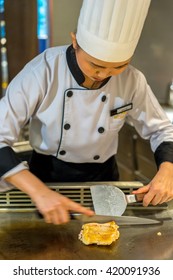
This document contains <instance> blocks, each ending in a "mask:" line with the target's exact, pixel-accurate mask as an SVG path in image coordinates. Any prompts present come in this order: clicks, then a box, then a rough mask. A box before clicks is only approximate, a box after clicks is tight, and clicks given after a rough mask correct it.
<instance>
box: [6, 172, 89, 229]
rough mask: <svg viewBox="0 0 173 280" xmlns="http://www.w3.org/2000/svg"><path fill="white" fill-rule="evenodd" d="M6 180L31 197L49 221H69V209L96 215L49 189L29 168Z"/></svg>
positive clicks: (55, 222)
mask: <svg viewBox="0 0 173 280" xmlns="http://www.w3.org/2000/svg"><path fill="white" fill-rule="evenodd" d="M6 181H7V182H9V183H11V184H12V185H14V186H16V188H18V189H20V190H21V191H23V192H25V193H26V194H28V195H29V196H30V197H31V199H32V201H33V202H34V203H35V205H36V207H37V208H38V211H39V212H40V213H41V214H42V215H43V217H44V219H45V221H46V222H47V223H53V224H62V223H67V222H68V221H69V219H70V218H69V211H72V212H78V213H82V214H85V215H88V216H91V215H94V212H93V211H91V210H89V209H87V208H85V207H83V206H81V205H80V204H78V203H76V202H74V201H72V200H71V199H69V198H67V197H65V196H63V195H61V194H59V193H56V192H55V191H53V190H51V189H49V188H48V187H47V186H46V185H45V184H44V183H43V182H42V181H41V180H39V179H38V178H37V177H36V176H35V175H33V174H32V173H31V172H30V171H29V170H22V171H19V172H18V173H16V174H14V175H11V176H10V177H7V178H6Z"/></svg>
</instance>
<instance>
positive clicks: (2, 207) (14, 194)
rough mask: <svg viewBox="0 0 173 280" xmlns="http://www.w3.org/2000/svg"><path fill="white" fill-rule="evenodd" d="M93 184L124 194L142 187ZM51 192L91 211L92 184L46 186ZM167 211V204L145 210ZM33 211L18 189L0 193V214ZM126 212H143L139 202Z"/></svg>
mask: <svg viewBox="0 0 173 280" xmlns="http://www.w3.org/2000/svg"><path fill="white" fill-rule="evenodd" d="M95 184H97V185H98V184H107V185H114V186H117V187H119V188H120V189H121V190H122V191H123V192H124V193H125V194H131V193H132V191H133V190H136V189H138V188H140V187H142V186H143V184H142V183H140V182H97V183H95ZM47 185H48V186H49V188H51V189H52V190H54V191H56V192H59V193H61V194H62V195H65V196H67V197H68V198H70V199H72V200H73V201H75V202H78V203H80V204H82V205H83V206H85V207H88V208H91V209H93V203H92V198H91V192H90V186H91V185H94V183H93V182H92V183H81V184H77V183H75V184H72V183H71V184H63V185H62V184H59V183H57V184H54V185H53V184H47ZM163 209H167V204H166V203H164V204H161V205H158V206H152V205H151V206H148V207H147V208H145V210H151V211H152V210H153V211H156V210H163ZM34 210H35V205H34V203H33V202H32V200H31V199H30V197H29V196H28V195H27V194H25V193H23V192H21V191H20V190H18V189H13V190H11V191H8V192H6V193H0V212H11V211H12V212H15V211H16V212H31V211H34ZM127 210H144V207H143V206H142V203H141V202H136V203H133V204H129V205H128V206H127Z"/></svg>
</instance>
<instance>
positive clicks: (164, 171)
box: [0, 0, 173, 224]
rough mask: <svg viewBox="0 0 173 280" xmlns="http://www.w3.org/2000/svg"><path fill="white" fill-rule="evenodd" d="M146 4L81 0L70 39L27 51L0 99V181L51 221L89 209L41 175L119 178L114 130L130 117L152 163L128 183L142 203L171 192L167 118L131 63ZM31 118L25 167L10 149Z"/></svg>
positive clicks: (171, 138) (172, 135)
mask: <svg viewBox="0 0 173 280" xmlns="http://www.w3.org/2000/svg"><path fill="white" fill-rule="evenodd" d="M149 4H150V0H141V1H138V0H133V1H131V0H126V1H121V0H110V1H107V0H84V1H83V5H82V8H81V12H80V16H79V20H78V27H77V33H76V35H75V34H73V33H72V34H71V36H72V45H71V46H61V47H54V48H49V49H47V50H46V51H45V52H44V53H42V54H40V55H38V56H37V57H36V58H34V59H33V60H32V61H31V62H29V63H28V64H27V65H26V66H25V67H24V69H23V70H22V71H21V72H20V73H19V74H18V75H17V76H16V77H15V78H14V79H13V81H12V82H11V83H10V85H9V87H8V89H7V92H6V96H5V97H4V98H2V99H1V101H0V158H1V161H0V176H1V183H3V182H4V183H8V184H11V185H12V186H15V187H17V188H19V189H20V190H22V191H24V192H25V193H27V194H28V195H29V196H30V197H31V199H32V200H33V201H34V203H35V205H36V206H37V208H38V209H39V211H40V212H41V213H42V214H43V216H44V218H45V221H46V222H48V223H54V224H60V223H65V222H68V220H69V211H74V212H80V213H84V214H86V215H92V214H93V211H91V210H88V209H86V208H85V207H82V206H81V205H79V204H77V203H75V202H73V201H72V200H70V199H68V198H67V197H64V196H62V195H61V194H58V193H55V192H54V191H52V190H50V189H49V188H48V187H47V186H46V184H45V183H44V182H84V181H113V180H118V170H117V165H116V161H115V155H116V152H117V146H118V133H119V131H120V129H121V127H122V126H123V124H124V122H125V120H126V119H127V118H128V119H129V120H130V121H131V122H133V124H134V127H135V128H136V130H137V131H138V133H139V134H140V135H141V136H142V137H143V138H144V139H149V140H150V143H151V148H152V150H153V152H154V155H155V159H156V163H157V166H158V172H157V174H156V175H155V177H154V178H153V180H152V181H151V182H150V183H149V184H148V185H147V186H144V187H143V188H141V189H140V190H137V191H136V192H135V193H141V192H142V193H145V196H144V199H143V205H144V206H147V205H148V204H149V203H152V204H153V205H156V204H159V203H163V202H165V201H169V200H171V199H172V198H173V163H172V162H173V126H172V124H171V123H170V121H169V120H168V118H167V117H166V115H165V113H164V112H163V110H162V109H161V107H160V105H159V103H158V102H157V100H156V98H155V97H154V94H153V93H152V91H151V89H150V87H149V86H148V85H147V82H146V80H145V78H144V76H143V74H142V73H141V72H139V71H138V70H137V69H135V68H134V67H132V66H130V61H131V59H132V56H133V54H134V51H135V48H136V45H137V42H138V40H139V37H140V34H141V30H142V27H143V24H144V21H145V18H146V15H147V12H148V8H149ZM28 121H29V122H30V143H31V146H32V147H33V155H32V158H31V162H30V163H29V167H28V164H27V163H26V162H21V161H20V160H19V159H18V158H17V156H16V154H15V153H14V151H13V149H12V145H13V143H14V142H16V141H17V139H18V136H19V133H20V129H21V128H22V127H23V126H24V125H25V124H26V123H27V122H28ZM127 141H128V139H127ZM127 144H128V142H127Z"/></svg>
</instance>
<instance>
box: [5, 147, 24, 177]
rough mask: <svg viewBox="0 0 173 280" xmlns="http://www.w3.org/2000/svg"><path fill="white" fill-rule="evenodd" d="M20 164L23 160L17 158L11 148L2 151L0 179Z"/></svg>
mask: <svg viewBox="0 0 173 280" xmlns="http://www.w3.org/2000/svg"><path fill="white" fill-rule="evenodd" d="M19 163H21V160H20V159H19V158H18V157H17V156H16V154H15V152H14V151H13V149H12V148H11V147H9V146H6V147H3V148H1V149H0V177H1V176H3V175H4V174H5V173H7V172H8V171H9V170H10V169H12V168H14V167H16V166H17V165H18V164H19Z"/></svg>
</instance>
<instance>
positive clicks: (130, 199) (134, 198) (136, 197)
mask: <svg viewBox="0 0 173 280" xmlns="http://www.w3.org/2000/svg"><path fill="white" fill-rule="evenodd" d="M144 195H145V193H141V194H138V195H136V194H127V195H126V201H127V203H128V204H129V203H134V202H138V201H142V200H143V198H144Z"/></svg>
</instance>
